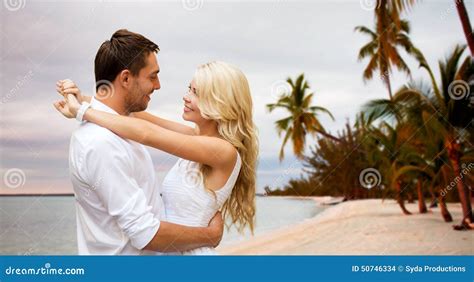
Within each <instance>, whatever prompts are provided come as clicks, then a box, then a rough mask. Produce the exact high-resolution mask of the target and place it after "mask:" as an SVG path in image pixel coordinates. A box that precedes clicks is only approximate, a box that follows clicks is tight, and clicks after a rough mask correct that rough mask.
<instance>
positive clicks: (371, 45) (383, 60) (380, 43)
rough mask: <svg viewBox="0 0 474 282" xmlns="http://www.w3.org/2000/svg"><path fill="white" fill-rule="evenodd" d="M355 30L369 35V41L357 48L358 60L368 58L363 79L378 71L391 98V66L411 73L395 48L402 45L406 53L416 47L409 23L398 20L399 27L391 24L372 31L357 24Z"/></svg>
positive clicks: (414, 49)
mask: <svg viewBox="0 0 474 282" xmlns="http://www.w3.org/2000/svg"><path fill="white" fill-rule="evenodd" d="M355 30H356V31H358V32H360V33H362V34H365V35H368V36H370V41H369V42H368V43H367V44H365V45H364V46H362V48H361V49H360V50H359V57H358V59H359V61H360V60H363V59H365V58H367V57H368V58H370V60H369V63H368V65H367V67H366V68H365V70H364V74H363V78H364V81H367V80H370V79H372V77H373V76H374V72H376V71H377V70H378V71H379V74H380V77H381V79H382V81H383V82H384V84H385V85H386V87H387V89H388V95H389V97H390V99H392V98H393V95H392V87H391V85H390V73H391V72H392V66H394V67H396V68H397V69H398V70H400V71H403V72H405V73H406V74H407V75H408V76H410V75H411V72H410V69H409V68H408V66H407V64H406V63H405V61H404V60H403V58H402V57H401V56H400V54H399V52H398V50H397V48H398V47H403V48H404V49H405V51H406V52H407V53H408V54H413V53H414V52H415V51H416V50H417V49H416V48H415V47H414V45H413V43H412V42H411V40H410V38H409V37H408V34H409V32H410V25H409V23H408V21H406V20H400V28H398V27H397V25H396V24H391V25H390V26H388V27H387V28H386V29H385V30H382V31H380V30H379V28H377V31H372V30H371V29H369V28H368V27H365V26H357V27H356V28H355Z"/></svg>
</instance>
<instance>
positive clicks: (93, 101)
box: [91, 96, 119, 115]
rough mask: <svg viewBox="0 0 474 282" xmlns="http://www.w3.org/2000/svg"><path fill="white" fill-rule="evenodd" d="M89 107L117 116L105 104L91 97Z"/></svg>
mask: <svg viewBox="0 0 474 282" xmlns="http://www.w3.org/2000/svg"><path fill="white" fill-rule="evenodd" d="M91 107H92V108H93V109H96V110H100V111H104V112H107V113H111V114H116V115H118V114H119V113H117V112H116V111H115V110H114V109H112V108H111V107H109V106H107V105H106V104H104V103H102V102H101V101H99V100H98V99H97V98H95V97H94V96H92V99H91Z"/></svg>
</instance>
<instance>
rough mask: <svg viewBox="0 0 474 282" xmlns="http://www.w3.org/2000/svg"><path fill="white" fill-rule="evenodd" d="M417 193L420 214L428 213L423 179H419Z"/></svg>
mask: <svg viewBox="0 0 474 282" xmlns="http://www.w3.org/2000/svg"><path fill="white" fill-rule="evenodd" d="M416 191H417V193H418V211H419V212H420V213H426V212H427V211H428V209H427V208H426V203H425V197H424V196H423V183H422V181H421V178H418V183H417V184H416Z"/></svg>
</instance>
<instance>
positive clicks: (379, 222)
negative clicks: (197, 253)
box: [217, 197, 474, 255]
mask: <svg viewBox="0 0 474 282" xmlns="http://www.w3.org/2000/svg"><path fill="white" fill-rule="evenodd" d="M297 198H302V197H297ZM317 198H319V199H314V200H315V201H316V202H318V200H319V201H320V200H321V199H320V198H321V197H317ZM324 198H325V199H327V198H326V197H324ZM318 203H320V202H318ZM406 206H407V208H408V209H409V210H410V211H412V212H413V214H412V215H409V216H406V215H403V214H402V212H401V210H400V208H399V206H398V204H397V203H396V202H395V201H394V200H385V201H383V202H382V200H381V199H368V200H353V201H346V202H341V203H339V204H337V205H334V206H330V207H328V208H327V209H325V210H324V211H322V212H321V213H318V214H317V215H315V216H314V217H313V218H310V219H306V220H304V221H303V222H300V223H296V224H294V225H292V226H289V227H285V228H281V229H277V230H274V231H270V232H269V233H265V234H262V235H256V236H255V237H253V238H251V239H248V240H244V241H241V242H238V243H236V244H231V245H226V246H223V247H219V248H217V251H218V252H219V253H220V254H223V255H473V254H474V236H473V235H474V234H473V233H472V232H471V231H455V230H453V229H452V225H453V224H456V223H457V222H459V221H460V220H461V218H462V211H461V206H460V205H459V203H449V204H448V209H449V211H450V212H451V215H452V216H453V222H450V223H446V222H444V221H443V219H442V218H441V215H440V212H439V208H433V209H429V212H428V213H426V214H419V213H417V211H418V208H417V203H416V202H415V203H411V204H406Z"/></svg>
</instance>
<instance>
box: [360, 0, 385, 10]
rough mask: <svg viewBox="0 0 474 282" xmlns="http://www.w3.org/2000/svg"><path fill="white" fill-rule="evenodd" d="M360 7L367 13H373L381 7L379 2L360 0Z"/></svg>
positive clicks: (375, 0) (376, 0) (377, 0)
mask: <svg viewBox="0 0 474 282" xmlns="http://www.w3.org/2000/svg"><path fill="white" fill-rule="evenodd" d="M360 7H361V8H362V9H363V10H366V11H373V10H375V9H378V8H379V7H380V1H379V0H360Z"/></svg>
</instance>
